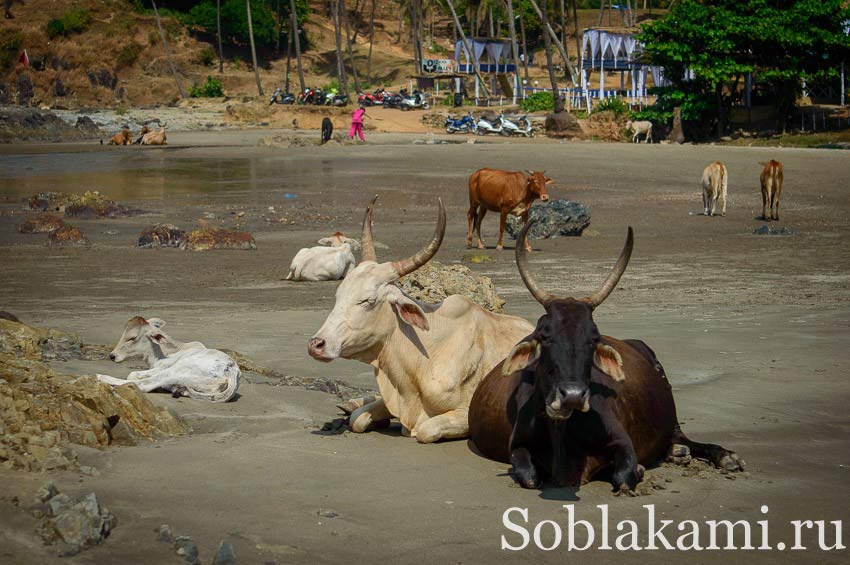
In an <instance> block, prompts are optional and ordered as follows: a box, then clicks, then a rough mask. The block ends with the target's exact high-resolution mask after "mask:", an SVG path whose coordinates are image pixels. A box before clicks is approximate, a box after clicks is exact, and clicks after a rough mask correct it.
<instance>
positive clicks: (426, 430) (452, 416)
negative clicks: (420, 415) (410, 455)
mask: <svg viewBox="0 0 850 565" xmlns="http://www.w3.org/2000/svg"><path fill="white" fill-rule="evenodd" d="M468 435H469V411H468V410H466V409H461V408H458V409H457V410H449V411H448V412H446V413H445V414H440V415H439V416H434V417H433V418H428V419H427V420H425V421H424V422H422V424H420V425H419V426H418V428H417V429H416V441H418V442H419V443H434V442H435V441H439V440H441V439H459V438H464V437H466V436H468Z"/></svg>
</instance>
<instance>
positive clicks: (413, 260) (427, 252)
mask: <svg viewBox="0 0 850 565" xmlns="http://www.w3.org/2000/svg"><path fill="white" fill-rule="evenodd" d="M437 202H438V203H439V205H440V211H439V213H438V215H437V228H436V229H435V230H434V237H433V238H431V241H430V242H429V243H428V245H427V246H425V247H424V248H423V249H422V250H420V251H417V252H416V253H415V254H413V255H412V256H411V257H408V258H407V259H402V260H401V261H395V262H393V268H394V269H395V271H396V273H398V276H399V277H403V276H404V275H407V274H409V273H412V272H413V271H415V270H416V269H418V268H419V267H421V266H422V265H424V264H425V263H427V262H428V261H430V260H431V257H433V256H434V255H436V254H437V251H438V250H439V249H440V244H442V243H443V236H444V235H445V234H446V209H445V208H444V207H443V199H442V198H438V199H437Z"/></svg>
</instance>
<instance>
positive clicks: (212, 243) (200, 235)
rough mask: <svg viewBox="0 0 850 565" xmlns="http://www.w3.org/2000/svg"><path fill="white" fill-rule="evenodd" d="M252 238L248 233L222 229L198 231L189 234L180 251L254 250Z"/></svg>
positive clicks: (255, 246) (255, 244)
mask: <svg viewBox="0 0 850 565" xmlns="http://www.w3.org/2000/svg"><path fill="white" fill-rule="evenodd" d="M256 248H257V243H256V242H255V241H254V236H252V235H251V234H250V233H248V232H238V231H231V230H228V229H224V228H210V229H198V230H193V231H192V232H190V233H189V234H188V235H187V236H186V238H185V239H184V240H183V242H182V243H181V244H180V249H185V250H189V251H209V250H212V249H245V250H248V249H256Z"/></svg>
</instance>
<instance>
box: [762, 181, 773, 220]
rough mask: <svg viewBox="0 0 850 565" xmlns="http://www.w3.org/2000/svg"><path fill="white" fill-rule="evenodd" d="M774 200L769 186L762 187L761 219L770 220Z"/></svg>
mask: <svg viewBox="0 0 850 565" xmlns="http://www.w3.org/2000/svg"><path fill="white" fill-rule="evenodd" d="M772 206H773V204H772V202H771V198H770V191H769V190H768V189H767V187H764V186H763V187H762V188H761V219H762V220H765V221H770V212H769V211H770V210H771V209H772Z"/></svg>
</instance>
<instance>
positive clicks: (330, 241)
mask: <svg viewBox="0 0 850 565" xmlns="http://www.w3.org/2000/svg"><path fill="white" fill-rule="evenodd" d="M316 243H318V244H319V245H324V246H326V247H333V246H334V239H333V238H332V237H323V238H322V239H320V240H319V241H317V242H316Z"/></svg>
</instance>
